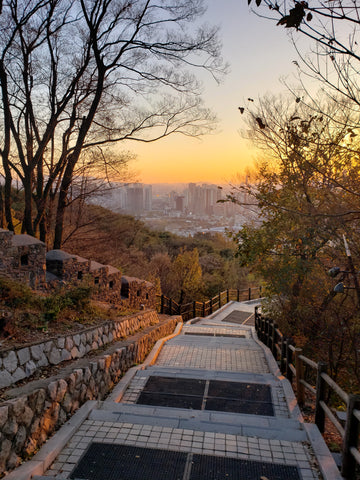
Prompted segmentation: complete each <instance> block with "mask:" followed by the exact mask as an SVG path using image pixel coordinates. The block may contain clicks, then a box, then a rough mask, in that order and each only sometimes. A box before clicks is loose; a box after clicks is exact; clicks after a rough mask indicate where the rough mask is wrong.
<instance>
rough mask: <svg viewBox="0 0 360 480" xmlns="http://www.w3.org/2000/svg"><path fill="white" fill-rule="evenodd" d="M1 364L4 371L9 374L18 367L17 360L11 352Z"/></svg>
mask: <svg viewBox="0 0 360 480" xmlns="http://www.w3.org/2000/svg"><path fill="white" fill-rule="evenodd" d="M3 362H4V368H5V370H7V371H8V372H10V373H13V372H15V370H16V369H17V367H18V358H17V356H16V353H15V352H14V351H13V350H12V351H10V352H9V353H8V354H7V356H6V357H4V358H3Z"/></svg>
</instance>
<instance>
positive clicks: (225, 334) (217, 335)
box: [185, 332, 245, 338]
mask: <svg viewBox="0 0 360 480" xmlns="http://www.w3.org/2000/svg"><path fill="white" fill-rule="evenodd" d="M185 335H197V336H198V337H233V338H245V335H235V334H233V333H202V332H185Z"/></svg>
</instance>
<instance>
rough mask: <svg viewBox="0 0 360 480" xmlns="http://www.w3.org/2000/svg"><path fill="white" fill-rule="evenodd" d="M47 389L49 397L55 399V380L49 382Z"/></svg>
mask: <svg viewBox="0 0 360 480" xmlns="http://www.w3.org/2000/svg"><path fill="white" fill-rule="evenodd" d="M47 390H48V393H49V397H50V398H51V400H53V401H55V398H56V392H57V382H56V381H55V382H51V383H49V385H48V387H47Z"/></svg>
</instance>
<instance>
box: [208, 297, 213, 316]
mask: <svg viewBox="0 0 360 480" xmlns="http://www.w3.org/2000/svg"><path fill="white" fill-rule="evenodd" d="M209 302H210V315H211V314H212V313H213V304H212V298H210V300H209Z"/></svg>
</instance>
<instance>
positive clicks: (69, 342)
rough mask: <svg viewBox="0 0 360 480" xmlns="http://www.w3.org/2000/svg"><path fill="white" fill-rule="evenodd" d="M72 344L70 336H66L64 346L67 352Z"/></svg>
mask: <svg viewBox="0 0 360 480" xmlns="http://www.w3.org/2000/svg"><path fill="white" fill-rule="evenodd" d="M73 346H74V341H73V339H72V338H71V337H66V340H65V348H66V350H68V351H69V352H70V351H71V349H72V348H73Z"/></svg>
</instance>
